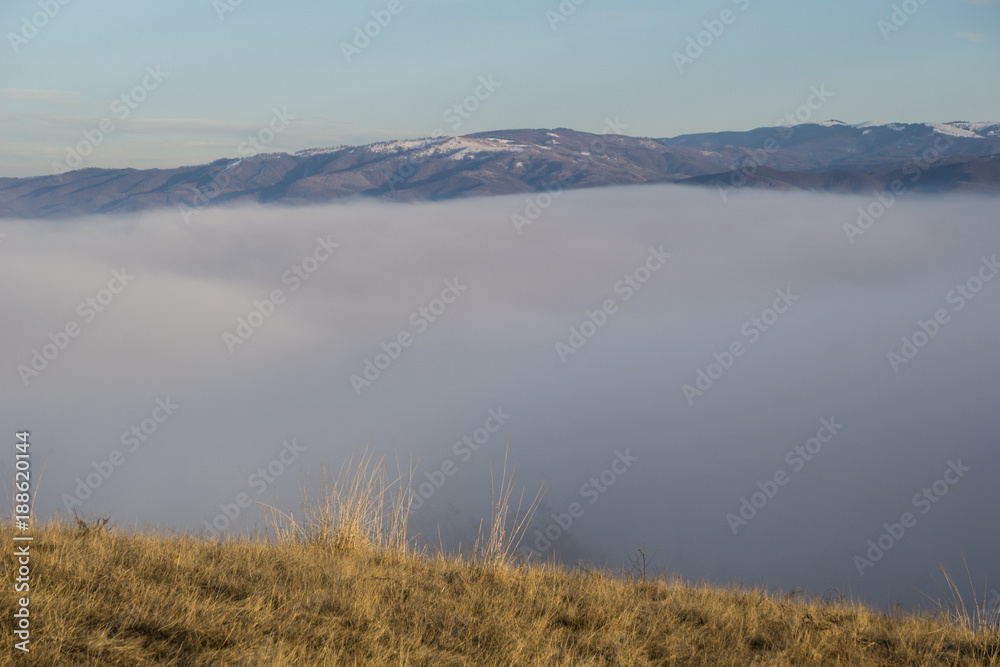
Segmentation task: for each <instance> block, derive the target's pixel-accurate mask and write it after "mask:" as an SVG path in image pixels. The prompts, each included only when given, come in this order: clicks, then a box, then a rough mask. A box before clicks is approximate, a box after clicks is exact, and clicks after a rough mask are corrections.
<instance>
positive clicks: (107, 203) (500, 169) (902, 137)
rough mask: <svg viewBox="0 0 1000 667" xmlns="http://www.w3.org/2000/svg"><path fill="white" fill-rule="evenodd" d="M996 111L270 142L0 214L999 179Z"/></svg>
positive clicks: (39, 186) (38, 185) (28, 191)
mask: <svg viewBox="0 0 1000 667" xmlns="http://www.w3.org/2000/svg"><path fill="white" fill-rule="evenodd" d="M998 155H1000V123H965V122H956V123H948V124H910V125H902V124H873V123H863V124H860V125H846V124H844V123H841V122H839V121H827V122H825V123H819V124H806V125H796V126H792V127H772V128H758V129H756V130H752V131H749V132H720V133H711V134H694V135H685V136H680V137H674V138H672V139H644V138H636V137H628V136H623V135H595V134H589V133H586V132H577V131H574V130H570V129H565V128H559V129H555V130H544V129H538V130H504V131H497V132H483V133H477V134H471V135H467V136H464V137H435V138H429V139H419V140H407V141H394V142H382V143H374V144H368V145H366V146H353V147H352V146H341V147H337V148H327V149H311V150H305V151H301V152H299V153H296V154H294V155H290V154H287V153H269V154H258V155H251V156H246V157H243V158H240V159H222V160H217V161H215V162H213V163H211V164H208V165H198V166H188V167H177V168H174V169H145V170H137V169H97V168H90V169H81V170H78V171H72V172H67V173H65V174H62V175H58V176H38V177H33V178H0V217H8V218H10V217H17V218H61V217H71V216H76V215H85V214H93V213H127V212H132V211H139V210H145V209H150V208H157V207H168V206H174V207H179V208H180V209H181V210H182V212H184V213H185V216H186V217H189V216H190V215H191V211H197V210H200V209H201V208H203V207H205V206H212V205H219V204H232V203H251V202H254V203H265V204H269V203H270V204H316V203H323V202H330V201H335V200H338V199H343V198H349V197H374V198H378V199H382V200H388V201H427V200H442V199H452V198H457V197H472V196H488V195H501V194H516V193H532V192H541V191H543V190H545V189H552V188H557V187H559V188H561V187H565V188H586V187H599V186H609V185H632V184H641V183H685V184H690V185H708V186H716V187H721V188H726V187H727V186H728V187H732V186H734V185H736V184H739V185H740V186H741V187H764V188H777V189H809V190H827V191H836V192H870V191H872V190H879V189H884V188H886V187H888V186H889V185H890V184H891V183H892V182H893V180H895V179H897V178H901V179H903V180H904V181H906V182H909V179H912V176H913V175H914V174H916V173H919V174H920V177H919V178H917V179H916V180H915V181H913V183H912V186H910V187H911V189H913V190H920V191H966V190H967V191H976V192H990V193H996V192H1000V174H998V167H997V164H998V163H997V156H998Z"/></svg>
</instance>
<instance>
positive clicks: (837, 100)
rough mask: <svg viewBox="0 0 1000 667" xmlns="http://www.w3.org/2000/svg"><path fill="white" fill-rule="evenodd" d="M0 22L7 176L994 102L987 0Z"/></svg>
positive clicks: (438, 0) (24, 8) (182, 12)
mask: <svg viewBox="0 0 1000 667" xmlns="http://www.w3.org/2000/svg"><path fill="white" fill-rule="evenodd" d="M903 5H905V7H904V6H903ZM390 10H392V11H390ZM393 11H394V12H395V13H393ZM907 12H909V13H907ZM378 20H381V22H382V23H384V24H385V25H384V27H383V26H382V25H379V24H377V23H373V21H378ZM39 26H40V27H39ZM366 28H367V30H368V31H369V32H370V33H371V34H372V35H374V36H373V37H367V36H365V35H364V31H365V29H366ZM0 31H2V34H3V36H4V40H3V42H4V43H3V44H2V45H0V126H2V127H3V130H2V133H0V176H30V175H43V174H51V173H53V171H54V167H53V164H54V163H56V162H61V161H64V160H65V159H66V156H67V153H68V151H69V150H72V149H73V147H75V146H77V145H79V143H80V142H83V141H86V140H87V137H92V138H94V139H95V140H94V141H91V142H90V143H93V144H94V147H93V150H92V153H91V155H89V156H88V158H87V166H99V167H127V166H131V167H144V168H147V167H172V166H179V165H185V164H200V163H205V162H209V161H212V160H215V159H218V158H222V157H234V156H236V155H238V151H237V147H238V146H239V145H240V144H241V143H242V142H243V141H245V140H246V139H247V137H258V138H259V137H260V136H261V132H262V131H263V132H264V134H263V136H264V137H265V138H267V139H268V140H267V141H266V142H264V143H263V144H262V150H267V151H289V152H293V151H297V150H303V149H306V148H312V147H326V146H336V145H340V144H361V143H367V142H371V141H376V140H388V139H399V138H411V137H419V136H428V135H431V134H433V133H434V132H435V131H436V130H443V131H444V132H445V133H447V134H467V133H472V132H482V131H488V130H497V129H512V128H525V127H532V128H540V127H544V128H557V127H570V128H573V129H577V130H582V131H591V132H601V131H604V129H605V128H606V127H608V126H609V124H610V125H611V126H613V127H615V128H617V129H618V130H619V131H621V132H622V133H625V134H630V135H637V136H651V137H669V136H676V135H679V134H685V133H692V132H709V131H721V130H746V129H752V128H754V127H761V126H772V125H775V124H777V123H778V122H779V121H780V120H781V119H782V118H784V117H785V115H786V114H788V113H790V112H794V111H795V110H796V109H797V108H799V107H800V106H801V105H803V104H805V103H806V101H807V99H808V98H809V96H810V94H811V91H812V89H813V87H816V88H819V89H822V90H825V91H828V92H829V95H826V96H824V97H826V99H825V101H824V102H823V103H822V105H821V108H819V109H816V110H815V117H814V118H813V119H814V120H825V119H830V118H835V119H839V120H843V121H846V122H864V121H869V120H874V121H886V122H889V121H894V122H948V121H954V120H968V121H976V120H1000V86H997V72H998V71H1000V41H998V40H1000V4H998V2H997V0H926V1H925V2H923V3H920V2H918V1H917V0H911V3H910V4H908V3H902V5H900V4H898V3H893V2H888V1H884V0H879V1H876V2H871V1H869V0H846V1H843V2H836V3H833V2H830V3H803V2H792V1H791V0H780V1H775V2H768V3H765V2H762V1H761V0H716V1H713V2H691V1H678V2H651V1H641V0H617V1H616V2H614V3H611V2H607V1H601V0H585V1H584V2H580V1H579V0H563V2H562V3H561V4H560V3H559V2H557V1H556V0H550V1H541V2H529V1H526V0H507V1H505V2H502V3H499V2H486V1H485V0H417V1H413V0H398V2H390V1H389V0H376V1H366V2H360V1H354V2H342V3H329V2H321V1H319V0H312V1H306V0H297V1H293V2H286V3H267V2H263V1H262V0H243V1H242V2H237V0H214V1H213V0H173V1H172V2H169V3H136V2H130V1H128V0H85V1H84V0H72V1H70V0H34V1H30V0H16V1H12V2H7V3H4V4H3V7H2V8H0ZM359 35H361V36H360V37H359ZM699 42H700V45H699ZM151 73H153V74H151ZM484 81H485V82H488V85H487V84H484V83H483V82H484ZM477 94H478V97H477ZM470 96H471V98H470ZM123 97H124V98H125V99H124V100H123V99H122V98H123ZM455 105H459V109H460V110H461V111H459V112H456V111H454V107H455ZM449 110H451V111H449ZM457 114H461V115H457ZM276 115H280V117H281V118H283V119H287V120H288V123H287V125H284V126H282V129H281V131H280V132H277V133H268V132H267V131H266V128H268V125H269V123H271V122H272V121H273V119H274V118H275V117H276ZM88 133H89V134H88ZM97 138H99V139H100V141H99V142H98V141H96V139H97Z"/></svg>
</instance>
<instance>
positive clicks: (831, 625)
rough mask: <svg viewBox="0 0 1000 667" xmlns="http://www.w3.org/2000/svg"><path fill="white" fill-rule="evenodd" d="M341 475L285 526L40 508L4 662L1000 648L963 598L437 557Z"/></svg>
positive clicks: (980, 660) (380, 660) (833, 657)
mask: <svg viewBox="0 0 1000 667" xmlns="http://www.w3.org/2000/svg"><path fill="white" fill-rule="evenodd" d="M362 461H363V462H365V465H366V466H367V465H369V464H371V463H372V461H371V460H370V459H368V460H367V461H366V460H365V459H364V458H363V459H362ZM359 470H360V467H359ZM352 475H354V476H353V477H352ZM380 480H381V481H380ZM398 481H399V480H397V482H398ZM403 481H405V480H403ZM338 483H339V484H340V486H339V487H338V488H339V489H340V492H341V495H340V496H336V495H335V497H334V501H333V502H332V503H328V502H327V501H328V500H329V497H330V494H329V493H328V494H327V495H326V496H325V497H321V500H320V502H319V503H318V504H316V505H313V506H311V510H312V512H313V513H312V514H310V511H309V509H310V508H305V509H306V511H305V512H304V514H303V515H302V516H303V517H304V518H303V521H302V522H301V523H296V522H294V521H293V520H292V519H291V517H290V516H286V515H283V514H280V513H275V514H274V515H273V518H274V520H275V525H274V529H275V530H273V531H271V534H270V536H269V539H268V538H266V537H265V536H263V535H261V536H257V537H255V538H249V537H244V538H233V539H230V540H227V541H222V542H218V541H213V540H210V539H207V538H202V537H196V536H189V535H166V534H162V533H158V532H156V531H152V530H149V531H131V532H129V531H122V530H118V529H115V528H111V529H110V530H108V529H100V528H96V527H95V526H94V524H93V523H91V524H90V529H89V530H87V531H83V530H81V528H80V526H74V525H72V524H71V523H67V522H58V521H50V522H49V523H47V524H44V525H42V526H39V527H37V528H36V529H35V531H34V535H35V541H34V542H33V545H32V547H31V552H32V563H31V564H32V568H33V575H32V589H31V614H32V615H31V619H32V641H31V647H32V652H31V654H30V656H24V655H22V654H20V653H19V652H17V651H14V650H13V649H12V648H10V645H11V644H13V639H11V638H12V636H13V635H12V630H13V626H12V616H13V613H14V608H15V600H16V594H15V593H14V592H13V590H12V587H10V586H6V587H4V589H3V595H2V596H0V634H2V635H3V636H4V637H6V638H8V639H7V641H8V642H9V644H8V648H7V649H5V650H4V651H3V652H2V655H3V656H4V657H3V658H2V662H3V664H15V663H16V664H34V665H53V666H59V667H64V666H69V665H123V666H124V665H129V666H132V665H240V666H245V665H276V666H283V665H378V666H380V667H381V666H389V665H433V666H445V665H546V666H551V665H643V666H644V665H674V664H677V665H880V666H881V665H1000V636H998V634H997V631H996V629H995V628H993V629H989V628H987V629H982V628H979V629H976V627H975V626H973V624H971V623H968V622H963V621H962V620H961V619H959V618H957V617H956V616H954V615H951V616H949V615H946V614H939V615H935V616H932V615H928V614H924V615H920V616H916V615H903V614H898V615H888V614H884V613H879V612H877V611H875V610H873V609H871V608H868V607H865V606H863V605H859V604H855V603H847V602H824V601H822V600H810V599H800V598H795V597H792V598H787V597H785V596H781V595H769V594H767V593H765V592H763V591H761V590H755V589H739V588H719V587H712V586H709V585H704V584H692V583H689V582H684V581H681V580H680V579H677V578H671V579H667V578H662V577H661V578H658V579H650V580H643V579H641V578H639V579H637V578H630V577H626V576H623V575H618V576H616V575H614V574H613V573H610V572H576V571H571V570H568V569H565V568H560V567H556V566H553V565H551V564H539V565H524V564H520V565H515V564H514V563H513V562H512V561H511V559H510V558H509V555H510V553H511V552H510V551H509V550H504V545H509V543H510V535H507V536H506V537H502V538H500V539H501V540H505V541H501V542H499V543H498V542H497V541H496V540H497V539H498V538H495V537H492V535H494V534H495V533H496V530H492V529H491V532H490V533H488V534H487V537H486V538H485V540H484V543H483V545H482V546H483V548H482V549H481V550H480V551H478V552H477V554H476V555H472V556H471V557H469V558H459V557H449V556H444V555H440V554H439V555H437V556H431V555H428V554H427V553H426V552H417V551H415V550H413V549H412V548H408V547H407V544H406V542H405V540H403V541H400V540H399V539H398V536H399V532H398V530H399V526H400V522H401V521H402V522H404V524H405V509H404V508H405V506H404V508H401V507H400V506H399V505H398V503H397V502H396V501H398V499H399V498H400V496H399V495H398V493H397V494H396V495H392V490H393V489H396V490H397V491H399V490H402V492H404V493H405V489H406V486H405V485H398V486H397V485H395V483H391V484H386V480H385V478H384V477H382V476H381V473H378V474H369V473H366V474H360V475H359V474H357V471H355V472H353V473H352V472H348V474H347V475H346V477H345V476H344V475H343V474H342V475H341V477H340V478H338ZM501 490H502V492H501V494H500V496H499V497H500V500H501V501H504V500H505V499H508V498H509V496H510V494H509V493H506V491H507V487H505V486H501ZM387 491H388V492H390V500H389V501H388V502H381V501H380V500H379V499H378V498H377V495H378V494H384V493H386V492H387ZM505 493H506V495H505ZM366 494H367V495H366ZM383 497H384V496H383ZM365 498H367V501H366V500H365ZM324 503H326V504H324ZM338 503H339V504H338ZM352 503H353V505H352ZM344 507H354V508H355V514H354V515H351V514H350V513H347V514H345V513H344V512H343V511H342V510H343V508H344ZM364 508H367V509H364ZM497 508H498V509H500V510H506V509H507V507H506V505H505V504H504V502H499V503H498V504H497ZM401 509H402V510H403V511H400V510H401ZM357 512H361V514H362V516H360V517H359V516H358V514H357ZM366 512H367V513H366ZM375 513H381V514H382V516H383V517H385V520H384V521H382V522H381V523H379V521H380V520H379V519H378V518H377V517H375ZM373 522H375V523H373ZM375 525H377V526H378V528H377V530H376V529H375V528H374V527H373V526H375ZM494 525H495V522H494ZM331 526H332V528H331ZM394 531H395V532H394ZM500 532H502V530H501V531H500ZM12 533H13V530H12V528H11V526H10V525H6V526H4V527H2V528H0V540H2V541H4V542H5V543H7V544H12V541H11V538H12V537H13V535H12ZM84 533H85V534H84ZM393 535H395V537H392V536H393ZM390 538H391V539H390ZM491 543H492V546H490V544H491ZM12 551H13V550H12V549H5V550H4V552H3V555H2V561H3V567H4V571H5V572H7V573H10V572H12V571H13V570H14V567H15V563H14V557H13V555H12ZM498 553H499V554H501V555H500V556H498V555H497V554H498ZM503 554H506V555H507V557H503ZM25 658H27V659H25Z"/></svg>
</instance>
